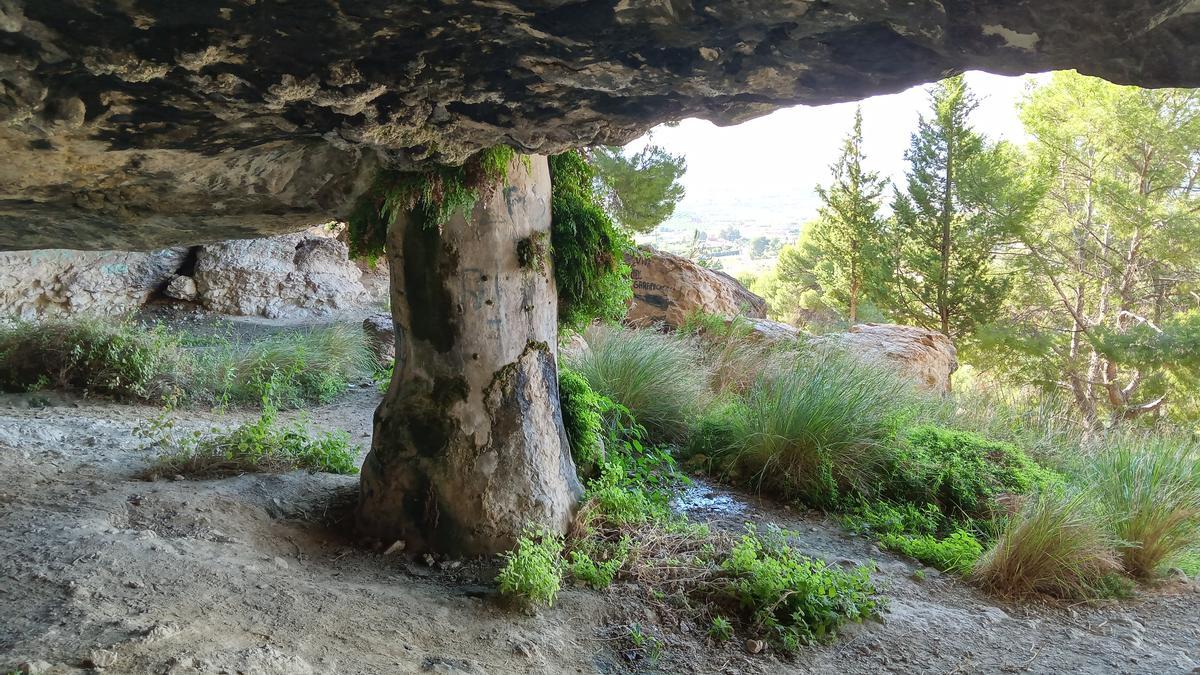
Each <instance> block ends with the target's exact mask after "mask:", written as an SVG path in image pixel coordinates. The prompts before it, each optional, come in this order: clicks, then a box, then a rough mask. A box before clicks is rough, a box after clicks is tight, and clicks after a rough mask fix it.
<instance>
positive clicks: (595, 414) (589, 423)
mask: <svg viewBox="0 0 1200 675" xmlns="http://www.w3.org/2000/svg"><path fill="white" fill-rule="evenodd" d="M558 400H559V405H560V407H561V409H562V418H563V428H565V429H566V431H567V440H568V441H569V442H570V444H571V458H572V459H574V460H575V469H576V470H577V471H578V472H579V474H580V475H581V476H591V475H594V474H596V473H597V472H598V471H599V468H600V466H601V464H602V463H603V461H604V432H605V429H604V417H603V415H604V413H605V411H606V410H607V409H608V408H610V407H611V406H612V403H611V401H608V400H607V399H605V398H604V397H602V396H600V395H599V394H597V393H596V392H595V391H593V390H592V387H591V386H590V385H589V384H588V382H587V380H586V379H584V378H583V376H582V375H580V374H579V373H577V372H575V371H574V370H571V369H570V368H568V367H566V366H562V367H560V368H559V369H558Z"/></svg>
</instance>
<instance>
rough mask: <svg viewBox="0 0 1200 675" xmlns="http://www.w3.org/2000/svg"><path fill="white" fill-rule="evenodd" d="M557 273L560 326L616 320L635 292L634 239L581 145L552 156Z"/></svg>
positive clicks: (554, 240)
mask: <svg viewBox="0 0 1200 675" xmlns="http://www.w3.org/2000/svg"><path fill="white" fill-rule="evenodd" d="M550 176H551V183H552V185H553V190H552V192H553V204H552V207H551V212H552V214H553V224H552V226H551V235H550V239H551V245H552V248H553V252H554V278H555V281H556V283H557V284H558V322H559V325H560V326H565V327H568V328H574V329H576V330H579V329H582V328H583V327H584V326H586V325H587V324H589V323H591V322H592V321H593V320H595V319H600V320H602V321H616V320H618V319H620V318H621V317H622V316H624V315H625V309H626V306H627V304H628V302H629V300H630V299H631V298H632V297H633V288H632V282H631V280H630V268H629V265H627V264H626V263H625V254H626V253H627V252H629V251H630V250H631V249H632V247H633V242H632V240H631V239H630V238H629V236H628V235H627V234H625V232H623V231H622V230H621V229H620V228H618V227H617V226H616V225H615V224H614V223H613V220H612V218H611V217H609V215H608V214H607V213H606V212H605V211H604V208H603V207H602V206H601V205H600V201H599V198H598V197H597V195H596V193H595V176H596V173H595V169H593V168H592V166H591V165H590V164H588V162H587V159H586V158H584V156H583V154H582V153H580V152H579V151H578V150H570V151H567V152H564V153H562V154H561V155H554V156H552V157H550Z"/></svg>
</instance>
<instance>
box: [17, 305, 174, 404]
mask: <svg viewBox="0 0 1200 675" xmlns="http://www.w3.org/2000/svg"><path fill="white" fill-rule="evenodd" d="M184 366H185V359H184V355H183V352H182V350H181V348H180V345H179V341H178V339H177V338H176V337H175V336H174V335H172V334H171V333H169V332H167V331H166V330H165V329H164V328H162V327H161V326H159V327H154V328H144V327H142V326H139V325H137V324H134V323H132V322H129V321H124V320H113V319H98V318H97V319H74V320H53V321H45V322H42V323H17V324H14V325H10V326H5V327H0V389H3V390H5V391H32V390H37V389H44V388H56V389H64V390H71V391H79V392H82V393H85V394H99V395H101V396H111V397H114V398H118V399H131V400H145V401H157V400H161V399H162V398H163V397H164V396H165V395H166V394H167V393H168V392H169V391H170V390H172V389H173V388H174V387H175V385H176V384H177V383H178V379H179V376H180V373H181V371H182V370H183V369H184Z"/></svg>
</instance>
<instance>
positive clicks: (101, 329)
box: [0, 319, 373, 407]
mask: <svg viewBox="0 0 1200 675" xmlns="http://www.w3.org/2000/svg"><path fill="white" fill-rule="evenodd" d="M372 369H373V366H372V360H371V356H370V352H369V350H368V349H367V346H366V342H365V337H364V336H363V333H362V331H361V330H359V329H358V327H356V326H341V325H337V326H330V327H325V328H313V329H309V330H302V331H291V332H288V333H287V334H284V335H279V336H274V337H270V338H266V339H260V340H256V341H252V342H242V341H237V340H234V339H231V338H228V337H225V336H220V335H218V336H195V335H189V334H186V333H182V332H174V331H170V330H168V329H166V328H164V327H162V326H153V327H149V328H147V327H145V326H142V325H140V324H137V323H134V322H131V321H124V320H106V321H101V320H98V319H73V320H69V321H47V322H43V323H36V324H34V323H22V324H17V325H14V326H9V327H5V328H0V389H3V390H6V391H27V390H31V389H40V388H46V387H54V388H59V389H65V390H69V391H78V392H81V393H84V394H96V395H102V396H110V397H113V398H117V399H125V400H141V401H149V402H162V401H164V400H166V399H168V398H170V399H172V400H175V401H176V402H181V401H182V402H196V403H207V404H219V405H223V406H228V405H252V404H256V403H258V402H260V401H262V400H263V399H264V396H265V395H267V394H268V393H269V396H266V398H268V399H269V402H270V403H271V404H272V405H275V406H278V407H301V406H303V405H305V404H307V403H313V402H316V403H327V402H329V401H330V400H332V399H333V398H334V397H335V396H337V395H338V394H341V393H342V392H344V391H345V390H346V389H347V388H348V387H349V385H350V383H351V382H352V381H354V380H355V379H357V378H360V377H365V376H366V375H367V374H369V373H370V372H371V371H372Z"/></svg>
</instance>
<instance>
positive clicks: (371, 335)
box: [362, 312, 396, 368]
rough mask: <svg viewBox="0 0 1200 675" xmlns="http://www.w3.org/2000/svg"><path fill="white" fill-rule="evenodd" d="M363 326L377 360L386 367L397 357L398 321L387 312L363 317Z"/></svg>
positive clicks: (381, 365)
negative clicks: (393, 319)
mask: <svg viewBox="0 0 1200 675" xmlns="http://www.w3.org/2000/svg"><path fill="white" fill-rule="evenodd" d="M362 327H363V333H364V334H365V335H366V336H367V346H368V347H369V348H370V349H371V353H372V354H374V355H375V360H376V362H378V363H379V365H380V367H383V368H386V367H387V366H388V365H390V364H391V363H392V361H393V360H395V358H396V323H395V322H394V321H392V315H391V314H388V313H385V312H380V313H379V314H372V315H371V316H368V317H367V318H365V319H363V322H362Z"/></svg>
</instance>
